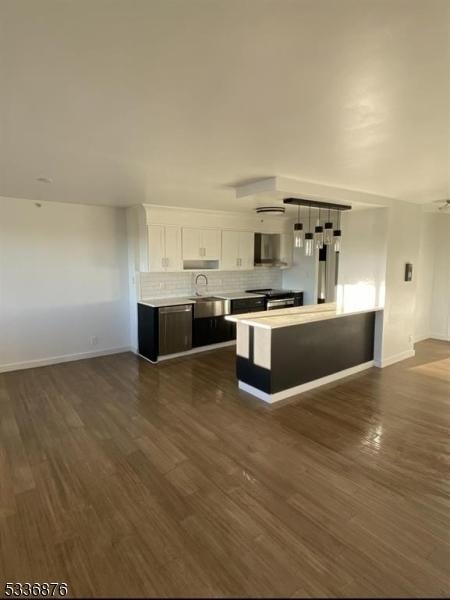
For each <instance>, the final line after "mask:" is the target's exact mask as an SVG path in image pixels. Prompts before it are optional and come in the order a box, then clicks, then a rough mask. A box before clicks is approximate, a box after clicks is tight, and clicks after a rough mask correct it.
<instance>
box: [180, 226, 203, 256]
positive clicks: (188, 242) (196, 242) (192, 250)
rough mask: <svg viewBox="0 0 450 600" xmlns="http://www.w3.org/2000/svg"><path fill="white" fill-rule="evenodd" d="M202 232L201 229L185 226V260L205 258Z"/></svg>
mask: <svg viewBox="0 0 450 600" xmlns="http://www.w3.org/2000/svg"><path fill="white" fill-rule="evenodd" d="M201 233H202V230H201V229H193V228H192V227H183V260H199V259H201V258H203V254H202V239H201Z"/></svg>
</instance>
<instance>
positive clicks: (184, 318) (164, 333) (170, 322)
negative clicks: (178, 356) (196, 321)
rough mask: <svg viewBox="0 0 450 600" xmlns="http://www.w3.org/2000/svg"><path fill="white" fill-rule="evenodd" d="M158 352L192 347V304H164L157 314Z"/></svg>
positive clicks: (162, 352)
mask: <svg viewBox="0 0 450 600" xmlns="http://www.w3.org/2000/svg"><path fill="white" fill-rule="evenodd" d="M158 333H159V352H158V354H159V355H160V356H163V355H164V354H174V353H175V352H184V351H185V350H190V349H191V348H192V305H191V304H182V305H180V306H165V307H162V308H160V309H159V314H158Z"/></svg>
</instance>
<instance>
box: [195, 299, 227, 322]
mask: <svg viewBox="0 0 450 600" xmlns="http://www.w3.org/2000/svg"><path fill="white" fill-rule="evenodd" d="M189 299H190V300H194V302H195V304H194V319H203V318H205V317H220V316H222V315H229V314H230V312H231V308H230V307H231V302H230V301H229V300H224V299H223V298H216V297H215V296H194V297H192V298H189Z"/></svg>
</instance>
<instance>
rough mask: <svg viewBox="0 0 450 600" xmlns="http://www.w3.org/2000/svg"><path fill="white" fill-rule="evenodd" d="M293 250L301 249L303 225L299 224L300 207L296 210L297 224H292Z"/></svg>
mask: <svg viewBox="0 0 450 600" xmlns="http://www.w3.org/2000/svg"><path fill="white" fill-rule="evenodd" d="M294 248H303V223H301V222H300V205H298V210H297V223H295V224H294Z"/></svg>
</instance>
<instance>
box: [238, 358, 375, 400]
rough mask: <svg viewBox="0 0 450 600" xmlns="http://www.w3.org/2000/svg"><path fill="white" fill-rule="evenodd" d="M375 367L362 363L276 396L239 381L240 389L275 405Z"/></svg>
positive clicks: (371, 361)
mask: <svg viewBox="0 0 450 600" xmlns="http://www.w3.org/2000/svg"><path fill="white" fill-rule="evenodd" d="M373 366H374V361H373V360H369V361H368V362H365V363H361V364H360V365H356V367H350V368H349V369H344V370H343V371H338V372H337V373H332V374H331V375H326V376H325V377H320V379H314V380H313V381H308V382H307V383H302V384H301V385H296V386H294V387H291V388H288V389H286V390H282V391H281V392H276V393H275V394H268V393H266V392H262V391H261V390H258V388H255V387H253V386H252V385H249V384H248V383H244V382H243V381H240V380H239V389H241V390H242V391H243V392H247V393H248V394H252V395H253V396H256V397H257V398H259V399H260V400H263V401H264V402H267V403H268V404H273V403H274V402H279V401H280V400H285V399H286V398H289V397H290V396H296V395H297V394H302V393H303V392H308V391H309V390H313V389H315V388H317V387H320V386H322V385H326V384H327V383H332V382H333V381H337V380H338V379H343V378H344V377H348V376H349V375H354V374H355V373H360V372H361V371H365V370H366V369H370V367H373Z"/></svg>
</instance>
